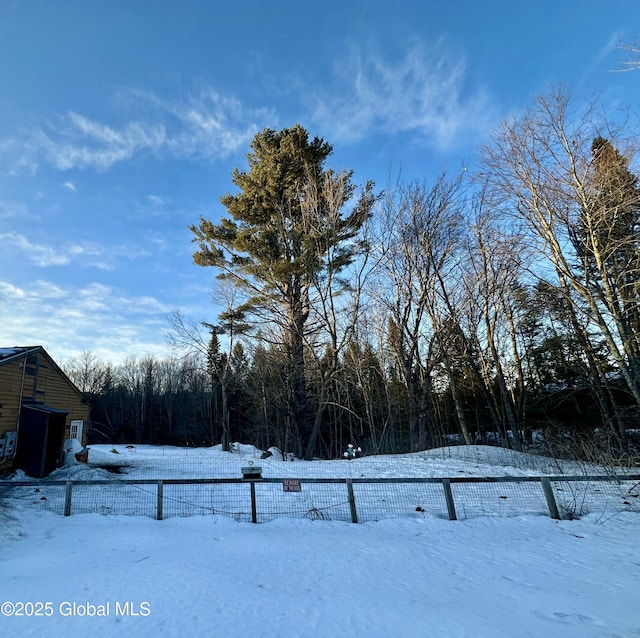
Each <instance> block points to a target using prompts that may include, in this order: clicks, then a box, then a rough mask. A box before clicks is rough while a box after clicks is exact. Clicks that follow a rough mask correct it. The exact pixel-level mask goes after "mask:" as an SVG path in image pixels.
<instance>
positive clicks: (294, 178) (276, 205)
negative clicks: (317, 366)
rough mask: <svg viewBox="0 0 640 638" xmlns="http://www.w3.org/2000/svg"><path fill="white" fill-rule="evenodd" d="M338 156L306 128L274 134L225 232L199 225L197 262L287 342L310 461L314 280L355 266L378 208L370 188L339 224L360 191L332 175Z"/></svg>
mask: <svg viewBox="0 0 640 638" xmlns="http://www.w3.org/2000/svg"><path fill="white" fill-rule="evenodd" d="M332 150H333V149H332V147H331V145H329V144H328V143H327V142H325V141H323V140H322V139H319V138H317V137H316V138H314V139H312V140H309V137H308V133H307V131H306V130H305V129H304V128H303V127H302V126H300V125H295V126H293V127H292V128H289V129H283V130H281V131H274V130H271V129H265V130H264V131H262V132H261V133H258V134H257V135H256V136H255V137H254V139H253V141H252V143H251V152H250V153H249V154H248V155H247V160H248V164H249V170H248V171H240V170H238V169H236V170H234V172H233V178H232V181H233V183H234V184H235V185H236V186H237V187H238V189H239V192H238V193H237V194H226V195H224V196H223V197H222V198H221V202H222V204H223V206H224V207H225V208H226V209H227V212H228V214H229V216H228V217H223V218H222V219H221V220H220V223H219V224H214V223H213V222H211V221H210V220H208V219H204V218H201V219H200V223H199V225H198V226H192V227H191V230H192V232H193V233H194V235H195V238H194V242H195V243H197V244H198V250H197V251H196V252H195V253H194V262H195V263H196V264H198V265H200V266H214V267H215V268H217V269H218V270H219V271H220V273H219V275H218V276H219V277H221V278H226V279H229V280H231V281H232V282H233V283H235V284H236V285H238V286H240V287H242V288H243V289H244V290H245V292H246V294H247V298H248V299H247V302H246V303H245V304H244V305H243V306H242V310H243V311H244V312H246V313H247V315H246V317H247V321H250V320H251V318H253V321H254V322H255V325H256V326H258V325H264V323H265V322H268V323H269V324H270V325H271V326H272V327H273V330H272V332H278V333H279V334H280V335H281V339H282V344H281V345H282V346H283V348H284V350H285V352H286V355H287V361H288V374H287V388H286V390H287V396H288V398H289V401H288V403H289V412H290V414H289V418H290V419H291V422H292V423H293V424H294V426H295V428H296V430H297V432H298V435H299V437H298V438H299V441H298V443H299V452H300V453H301V452H302V450H303V449H304V450H305V453H306V455H307V457H308V456H311V455H312V454H313V452H314V450H313V449H312V448H313V447H314V446H313V442H312V441H311V440H310V437H311V420H310V406H309V397H308V393H307V384H306V377H305V356H304V349H305V342H306V339H305V337H306V336H307V334H308V330H309V326H308V324H309V316H310V312H311V310H312V305H313V302H314V300H313V287H314V282H318V281H319V280H320V279H321V278H322V275H323V272H324V271H326V270H327V268H331V269H333V273H332V274H333V275H335V274H337V273H338V272H339V271H341V270H343V269H344V268H345V267H347V266H348V265H349V264H350V263H352V261H353V260H354V259H355V257H356V253H357V250H358V244H357V243H356V242H353V241H352V240H353V238H354V237H355V236H356V235H357V234H358V232H359V230H360V228H361V227H362V225H363V224H364V222H365V220H366V219H367V217H368V216H369V213H370V207H371V205H372V201H373V198H372V196H371V188H372V186H371V185H367V188H366V189H365V190H364V192H363V193H362V195H361V197H360V198H359V199H358V200H357V201H356V204H355V205H354V206H353V208H352V209H351V210H350V212H348V213H344V214H340V215H339V216H337V217H336V215H335V211H336V210H343V209H344V207H345V206H346V204H347V202H349V201H350V200H352V198H353V197H354V195H355V187H354V185H353V184H352V182H351V172H348V173H334V172H333V171H331V170H330V169H325V167H324V165H325V161H326V160H327V158H328V156H329V155H330V154H331V152H332ZM336 199H337V201H336ZM328 230H329V231H330V232H328ZM336 252H337V254H338V255H339V258H338V259H336ZM329 253H331V255H332V258H331V260H329V259H327V256H328V254H329ZM336 282H338V283H339V278H336ZM338 283H337V285H338ZM336 292H338V291H337V290H336ZM310 443H311V444H310Z"/></svg>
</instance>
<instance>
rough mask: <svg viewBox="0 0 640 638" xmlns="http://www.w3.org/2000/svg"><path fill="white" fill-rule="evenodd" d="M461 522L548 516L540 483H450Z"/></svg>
mask: <svg viewBox="0 0 640 638" xmlns="http://www.w3.org/2000/svg"><path fill="white" fill-rule="evenodd" d="M451 491H452V492H453V498H454V502H455V507H456V514H457V516H458V518H459V519H465V518H476V517H479V516H495V517H504V516H507V517H508V516H520V515H523V514H535V515H541V514H546V515H548V514H549V509H548V507H547V503H546V501H545V498H544V493H543V491H542V486H541V485H540V482H539V481H524V482H520V481H514V482H506V481H500V482H495V483H494V482H482V483H476V482H464V483H455V482H452V483H451Z"/></svg>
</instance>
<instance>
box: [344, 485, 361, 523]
mask: <svg viewBox="0 0 640 638" xmlns="http://www.w3.org/2000/svg"><path fill="white" fill-rule="evenodd" d="M346 481H347V496H348V497H349V508H350V509H351V522H352V523H357V522H358V510H356V497H355V495H354V494H353V483H352V481H351V479H350V478H348V479H346Z"/></svg>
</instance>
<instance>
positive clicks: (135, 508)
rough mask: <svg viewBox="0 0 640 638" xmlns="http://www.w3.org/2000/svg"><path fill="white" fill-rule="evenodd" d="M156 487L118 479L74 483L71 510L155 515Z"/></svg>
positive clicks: (73, 512)
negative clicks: (105, 482)
mask: <svg viewBox="0 0 640 638" xmlns="http://www.w3.org/2000/svg"><path fill="white" fill-rule="evenodd" d="M155 508H156V489H155V487H154V486H153V485H146V484H143V485H136V484H129V483H122V482H119V481H115V482H113V483H110V484H107V485H85V484H82V483H80V484H77V485H74V486H73V494H72V500H71V513H72V514H93V513H98V514H104V515H108V514H115V515H120V516H151V517H153V516H155Z"/></svg>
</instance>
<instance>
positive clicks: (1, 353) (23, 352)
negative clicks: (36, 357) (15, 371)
mask: <svg viewBox="0 0 640 638" xmlns="http://www.w3.org/2000/svg"><path fill="white" fill-rule="evenodd" d="M35 352H40V353H42V354H43V355H44V356H45V357H46V359H47V360H48V361H49V362H50V363H51V365H52V366H53V367H54V368H55V369H56V370H57V371H58V374H60V375H61V376H62V377H63V378H64V379H65V381H66V382H67V383H68V384H69V385H70V386H71V387H72V388H73V389H74V391H75V392H76V393H77V394H78V395H79V396H80V397H81V398H82V400H83V401H84V396H83V394H82V392H81V391H80V389H79V388H78V386H76V384H75V383H74V382H73V381H71V379H70V378H69V377H68V376H67V375H66V373H65V372H64V370H62V368H60V366H59V365H58V364H57V363H56V362H55V361H54V360H53V359H52V358H51V355H50V354H49V353H48V352H47V351H46V350H45V349H44V348H43V347H42V346H13V347H11V348H0V366H2V365H3V364H5V363H9V362H10V361H15V360H16V359H21V358H23V357H26V356H27V355H29V354H31V353H35Z"/></svg>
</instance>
